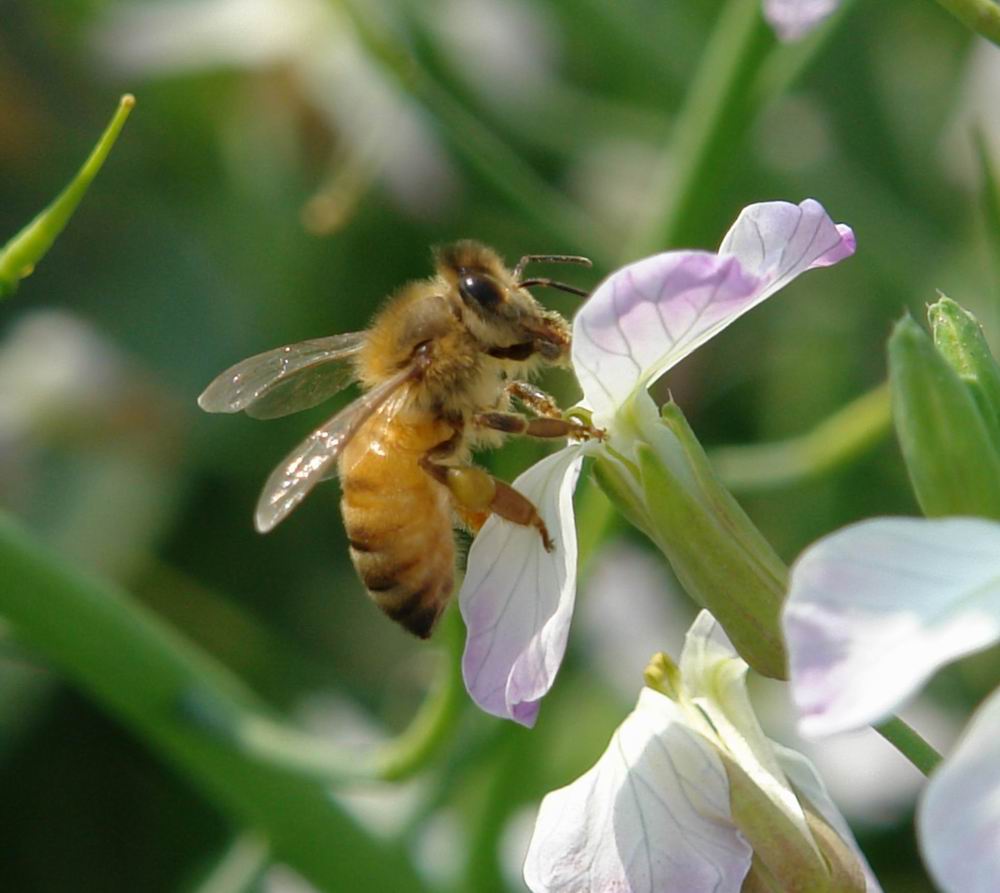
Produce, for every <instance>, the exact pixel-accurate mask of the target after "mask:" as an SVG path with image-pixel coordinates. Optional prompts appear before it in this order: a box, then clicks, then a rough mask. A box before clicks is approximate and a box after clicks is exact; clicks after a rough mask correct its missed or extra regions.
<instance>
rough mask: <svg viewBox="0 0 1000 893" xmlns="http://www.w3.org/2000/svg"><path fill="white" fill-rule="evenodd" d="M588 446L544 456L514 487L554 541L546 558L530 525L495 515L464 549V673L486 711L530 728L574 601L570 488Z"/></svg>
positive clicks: (560, 651)
mask: <svg viewBox="0 0 1000 893" xmlns="http://www.w3.org/2000/svg"><path fill="white" fill-rule="evenodd" d="M585 451H586V446H585V445H571V446H568V447H565V448H564V449H562V450H560V451H559V452H558V453H554V454H553V455H551V456H547V457H546V458H545V459H542V461H541V462H537V463H536V464H535V465H533V466H532V467H531V468H529V469H528V470H527V471H526V472H524V474H522V475H521V476H520V477H519V478H518V479H517V480H516V481H514V487H515V489H517V490H518V491H519V492H520V493H522V494H523V495H524V496H527V497H528V499H530V500H531V501H532V502H533V503H534V504H535V507H536V508H537V509H538V512H539V514H540V515H541V516H542V519H543V520H544V521H545V524H546V526H547V527H548V529H549V535H550V536H551V537H552V540H553V542H554V543H555V549H554V550H553V551H552V552H546V551H545V549H544V548H543V547H542V540H541V537H540V536H539V534H538V531H537V530H536V529H535V528H534V527H520V526H518V525H516V524H512V523H510V522H509V521H504V520H503V519H501V518H498V517H496V516H495V515H494V516H492V517H490V519H489V520H488V521H487V522H486V523H485V524H484V525H483V529H482V530H481V531H479V533H478V535H477V536H476V538H475V540H473V543H472V548H471V549H470V550H469V560H468V566H467V570H466V572H465V580H464V582H463V583H462V589H461V591H460V592H459V595H458V601H459V605H460V607H461V609H462V617H463V618H464V619H465V625H466V627H467V629H468V637H467V639H466V642H465V655H464V657H463V658H462V672H463V675H464V676H465V686H466V688H467V689H468V691H469V694H470V695H471V696H472V698H473V700H474V701H475V702H476V703H477V704H478V705H479V706H480V707H482V708H483V710H485V711H486V712H487V713H492V714H494V715H495V716H502V717H507V718H510V719H513V720H516V721H517V722H519V723H521V724H522V725H525V726H532V725H534V723H535V719H536V717H537V715H538V706H539V703H538V702H539V699H540V698H541V697H542V696H543V695H544V694H545V693H546V692H547V691H548V690H549V688H550V687H551V686H552V682H553V680H554V679H555V675H556V673H557V672H558V670H559V665H560V664H561V663H562V659H563V654H564V652H565V651H566V637H567V635H568V633H569V623H570V619H571V617H572V615H573V602H574V600H575V598H576V527H575V525H574V519H573V489H574V487H576V481H577V478H578V477H579V476H580V465H581V463H582V462H583V456H584V452H585Z"/></svg>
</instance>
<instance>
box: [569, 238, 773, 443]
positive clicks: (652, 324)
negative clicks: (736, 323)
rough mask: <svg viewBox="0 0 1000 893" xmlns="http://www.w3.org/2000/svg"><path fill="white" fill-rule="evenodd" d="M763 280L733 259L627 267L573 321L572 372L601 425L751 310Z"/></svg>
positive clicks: (690, 255)
mask: <svg viewBox="0 0 1000 893" xmlns="http://www.w3.org/2000/svg"><path fill="white" fill-rule="evenodd" d="M759 285H760V282H759V280H758V279H757V278H756V277H754V276H752V275H749V274H747V273H746V272H745V271H744V270H743V269H742V268H741V267H740V264H739V262H738V261H737V260H736V259H735V258H720V257H718V256H716V255H714V254H711V253H709V252H707V251H668V252H666V253H664V254H657V255H654V256H653V257H647V258H646V259H645V260H640V261H637V262H636V263H634V264H629V265H628V266H627V267H622V268H621V269H620V270H618V271H617V272H615V273H612V274H611V276H609V277H608V278H607V279H605V280H604V282H602V283H601V284H600V285H599V286H598V287H597V289H596V290H595V291H594V293H593V294H592V295H591V296H590V298H589V299H588V300H587V302H586V303H585V304H584V305H583V306H582V307H581V308H580V310H579V311H578V312H577V314H576V317H575V318H574V320H573V368H574V369H575V370H576V377H577V379H578V380H579V382H580V387H581V388H583V393H584V397H585V399H586V401H587V403H588V404H589V405H590V406H591V407H592V408H593V410H594V415H595V418H596V420H597V421H598V423H599V424H601V423H605V424H606V423H607V422H608V421H610V419H611V418H612V417H613V416H614V413H615V411H616V410H617V409H618V408H619V407H620V406H622V405H623V404H624V403H625V402H626V401H627V400H628V398H629V397H630V396H631V395H632V394H633V393H635V392H636V390H637V389H638V388H640V387H644V386H647V385H649V384H651V383H652V381H653V380H654V379H655V378H656V377H657V376H658V375H660V374H661V373H663V372H665V371H666V370H667V369H669V368H670V367H671V366H673V365H674V364H675V363H678V362H680V361H681V360H682V359H683V358H684V357H686V356H687V355H688V354H689V353H691V351H693V350H694V349H695V348H696V347H698V345H700V344H702V343H703V342H705V341H707V340H708V339H709V338H711V337H712V335H714V334H715V333H716V332H717V331H719V330H720V329H722V328H723V327H724V326H726V325H728V323H729V322H731V321H732V320H733V319H736V317H737V316H739V315H740V314H741V313H743V312H744V311H745V310H747V309H749V307H750V306H751V303H752V298H753V295H754V293H755V290H756V289H757V288H758V287H759Z"/></svg>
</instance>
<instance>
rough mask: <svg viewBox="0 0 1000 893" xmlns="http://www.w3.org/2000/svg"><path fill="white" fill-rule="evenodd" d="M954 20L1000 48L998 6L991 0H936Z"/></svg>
mask: <svg viewBox="0 0 1000 893" xmlns="http://www.w3.org/2000/svg"><path fill="white" fill-rule="evenodd" d="M937 2H938V4H939V5H940V6H943V7H944V8H945V9H946V10H948V12H950V13H951V14H952V15H953V16H954V17H955V18H956V19H958V20H959V21H960V22H961V23H962V24H963V25H965V26H966V27H967V28H971V29H972V30H973V31H975V32H976V33H977V34H979V35H981V36H983V37H985V38H986V39H987V40H992V41H993V43H995V44H996V45H997V46H1000V4H997V3H994V2H993V0H937Z"/></svg>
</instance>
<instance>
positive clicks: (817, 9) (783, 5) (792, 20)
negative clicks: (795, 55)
mask: <svg viewBox="0 0 1000 893" xmlns="http://www.w3.org/2000/svg"><path fill="white" fill-rule="evenodd" d="M839 5H840V0H764V18H766V19H767V21H768V23H769V24H770V25H771V27H772V28H774V31H775V33H776V34H777V35H778V37H780V38H781V39H782V40H798V39H799V38H800V37H805V35H806V34H808V33H809V32H810V31H812V29H813V28H815V27H816V26H817V25H819V24H820V23H821V22H823V21H824V20H825V19H826V18H828V17H829V16H831V15H832V14H833V12H834V10H835V9H836V8H837V7H838V6H839Z"/></svg>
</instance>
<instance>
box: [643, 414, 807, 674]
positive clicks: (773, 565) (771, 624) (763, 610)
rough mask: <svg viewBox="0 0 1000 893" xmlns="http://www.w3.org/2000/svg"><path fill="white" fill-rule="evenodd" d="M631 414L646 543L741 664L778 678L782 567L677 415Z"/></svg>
mask: <svg viewBox="0 0 1000 893" xmlns="http://www.w3.org/2000/svg"><path fill="white" fill-rule="evenodd" d="M642 403H648V404H649V406H648V407H643V406H642V405H641V404H642ZM634 409H635V416H636V420H637V422H638V425H639V427H640V429H641V432H642V439H641V440H640V441H639V442H637V443H636V445H635V448H634V450H635V457H636V462H637V465H638V469H639V483H640V486H641V488H642V492H643V495H644V499H643V502H644V507H645V515H646V517H647V518H648V523H649V524H650V530H649V531H648V533H649V535H650V536H651V538H652V540H653V541H654V542H655V543H656V544H657V546H658V547H659V548H660V550H661V551H662V552H663V554H664V555H665V556H666V557H667V559H668V560H669V562H670V565H671V567H672V568H673V570H674V573H675V574H676V575H677V578H678V580H679V581H680V582H681V585H682V586H683V587H684V588H685V590H687V592H688V594H689V595H690V596H691V597H692V598H693V599H694V600H695V601H696V602H697V603H698V604H699V605H701V606H702V607H704V608H707V609H708V610H709V611H711V612H712V614H713V615H714V616H715V617H716V619H717V620H718V621H719V623H720V624H721V625H722V628H723V629H724V630H725V631H726V635H727V636H729V639H730V641H731V642H732V643H733V645H734V647H735V648H736V650H737V651H738V652H739V654H740V656H741V657H743V659H744V660H746V662H747V663H748V664H750V666H751V667H753V668H754V669H755V670H756V671H757V672H758V673H761V674H762V675H764V676H770V677H772V678H775V679H783V678H785V676H786V673H787V670H786V663H787V661H786V656H785V649H784V644H783V640H782V636H781V630H780V611H781V603H782V600H783V597H784V592H785V579H786V571H785V567H784V565H783V564H782V562H781V559H780V558H778V556H777V555H776V554H775V552H774V550H773V549H772V548H771V546H770V544H769V543H768V542H767V540H766V539H765V538H764V536H763V535H762V534H761V533H760V531H759V530H758V529H757V527H756V526H755V525H754V523H753V522H752V521H751V520H750V518H749V517H747V515H746V513H745V512H744V511H743V509H742V508H741V507H740V505H739V503H737V502H736V500H735V498H734V497H733V495H732V494H731V493H730V492H729V491H728V490H727V489H726V488H725V486H724V485H723V484H722V482H721V481H720V480H719V478H718V476H717V475H716V474H715V472H714V470H713V469H712V466H711V463H710V462H709V460H708V457H707V456H706V455H705V451H704V449H702V446H701V444H700V443H699V442H698V439H697V438H696V437H695V435H694V432H693V431H692V430H691V428H690V426H689V425H688V423H687V420H686V419H685V418H684V415H683V413H682V412H681V410H680V408H679V407H678V406H677V405H676V404H675V403H672V402H671V403H668V404H667V405H666V406H664V407H663V410H662V415H661V416H660V417H659V418H657V417H656V414H655V408H654V407H653V404H652V401H651V400H650V398H649V397H648V396H646V395H645V394H642V395H640V396H639V398H638V399H637V401H636V405H635V407H634ZM650 410H652V416H651V413H650Z"/></svg>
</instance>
